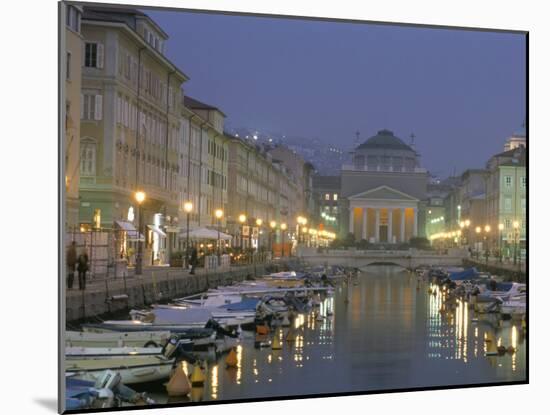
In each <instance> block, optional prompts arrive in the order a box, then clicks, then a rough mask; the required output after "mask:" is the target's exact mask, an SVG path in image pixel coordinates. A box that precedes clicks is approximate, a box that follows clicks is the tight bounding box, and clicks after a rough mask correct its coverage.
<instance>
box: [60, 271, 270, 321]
mask: <svg viewBox="0 0 550 415" xmlns="http://www.w3.org/2000/svg"><path fill="white" fill-rule="evenodd" d="M131 271H132V270H131ZM264 273H265V264H251V265H242V266H231V267H229V268H227V269H220V270H206V269H204V268H198V269H196V270H195V274H194V275H191V274H190V273H189V271H188V270H186V269H183V268H172V267H145V268H144V270H143V274H142V275H140V276H132V274H133V272H131V273H130V276H127V277H118V278H113V277H111V278H90V279H89V280H88V281H87V284H86V289H85V290H79V289H78V278H77V277H76V275H75V282H74V284H73V288H72V289H70V290H69V289H67V290H66V296H65V310H66V321H67V322H74V321H77V320H82V319H88V318H91V317H96V316H100V315H103V314H106V313H113V312H117V311H121V310H124V309H129V308H132V307H142V306H144V305H147V304H151V303H154V302H158V301H163V300H168V299H171V298H175V297H178V296H186V295H192V294H195V293H199V292H202V291H206V290H208V289H209V288H214V287H217V286H219V285H229V284H232V283H233V282H235V281H243V280H245V279H246V278H247V277H254V276H259V275H262V274H264Z"/></svg>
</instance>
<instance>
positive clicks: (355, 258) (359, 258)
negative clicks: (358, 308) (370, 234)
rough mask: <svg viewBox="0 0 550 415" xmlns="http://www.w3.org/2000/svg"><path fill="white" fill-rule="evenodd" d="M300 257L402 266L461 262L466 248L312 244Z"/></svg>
mask: <svg viewBox="0 0 550 415" xmlns="http://www.w3.org/2000/svg"><path fill="white" fill-rule="evenodd" d="M298 254H299V257H300V259H302V260H304V261H305V262H307V263H309V264H311V265H345V266H350V267H357V268H363V267H367V266H369V265H398V266H401V267H403V268H416V267H418V266H420V265H442V266H460V265H462V260H463V259H464V258H466V257H467V256H468V252H467V251H464V250H461V249H454V250H449V251H448V252H447V253H444V254H443V253H438V252H436V251H419V250H416V249H410V250H406V251H391V250H385V251H382V250H366V251H360V250H344V249H335V250H324V251H323V252H317V249H314V248H301V249H300V251H299V253H298Z"/></svg>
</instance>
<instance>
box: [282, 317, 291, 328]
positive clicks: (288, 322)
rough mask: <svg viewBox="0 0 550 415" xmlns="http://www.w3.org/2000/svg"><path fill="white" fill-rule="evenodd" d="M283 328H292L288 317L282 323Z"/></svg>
mask: <svg viewBox="0 0 550 415" xmlns="http://www.w3.org/2000/svg"><path fill="white" fill-rule="evenodd" d="M281 326H283V327H288V326H290V321H289V319H288V317H287V316H284V317H283V321H282V322H281Z"/></svg>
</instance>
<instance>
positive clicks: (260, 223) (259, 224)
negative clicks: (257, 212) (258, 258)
mask: <svg viewBox="0 0 550 415" xmlns="http://www.w3.org/2000/svg"><path fill="white" fill-rule="evenodd" d="M262 223H264V221H263V220H261V219H260V218H258V219H256V226H257V227H258V240H257V241H256V252H258V251H259V250H260V231H261V229H262Z"/></svg>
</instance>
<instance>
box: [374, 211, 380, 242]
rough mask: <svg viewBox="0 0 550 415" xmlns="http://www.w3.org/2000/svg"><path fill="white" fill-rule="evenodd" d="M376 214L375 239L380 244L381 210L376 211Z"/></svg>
mask: <svg viewBox="0 0 550 415" xmlns="http://www.w3.org/2000/svg"><path fill="white" fill-rule="evenodd" d="M374 212H375V213H376V216H375V224H374V239H375V241H376V242H380V208H376V209H375V210H374Z"/></svg>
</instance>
